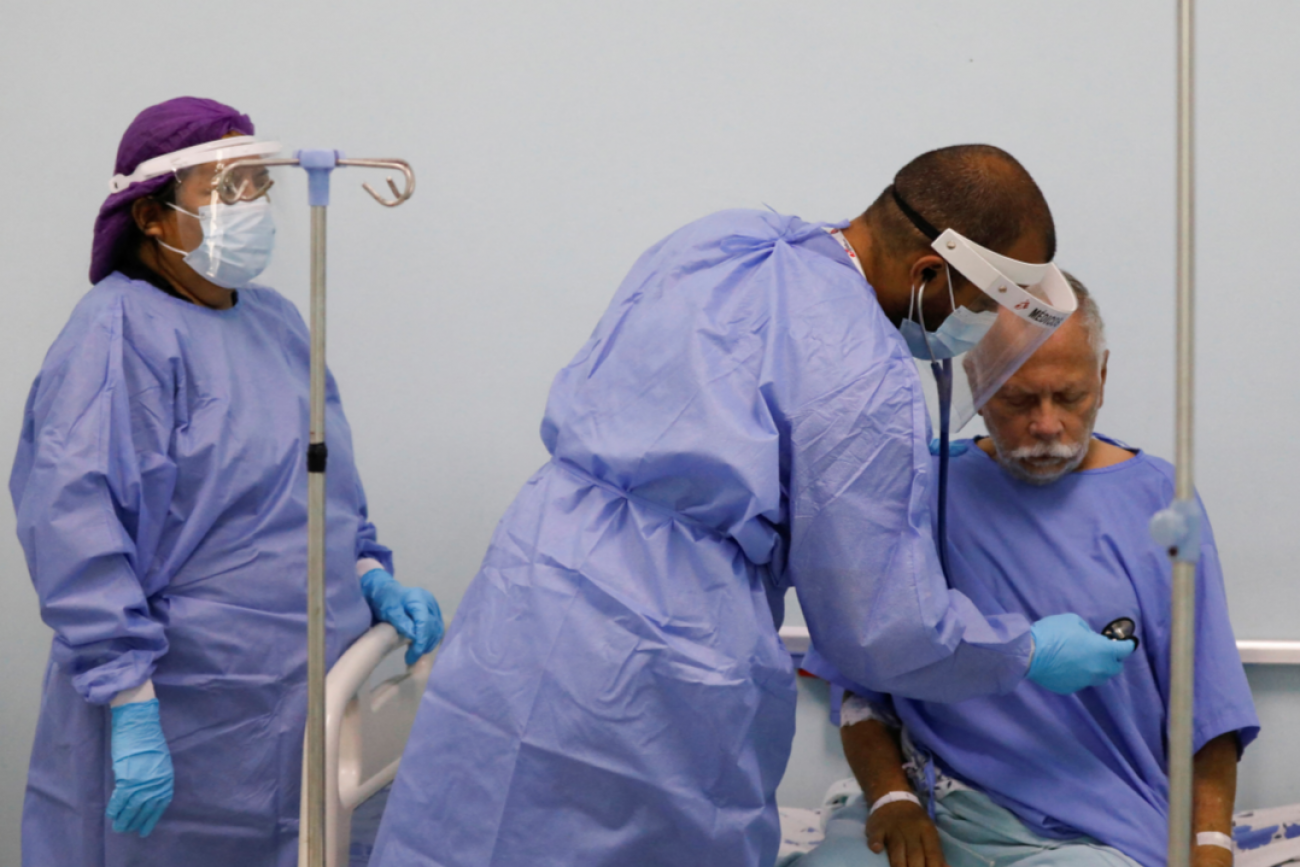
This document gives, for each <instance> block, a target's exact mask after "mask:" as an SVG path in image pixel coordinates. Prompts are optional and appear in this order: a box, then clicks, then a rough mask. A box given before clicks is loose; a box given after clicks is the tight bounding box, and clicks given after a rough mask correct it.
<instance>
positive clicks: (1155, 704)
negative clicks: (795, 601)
mask: <svg viewBox="0 0 1300 867" xmlns="http://www.w3.org/2000/svg"><path fill="white" fill-rule="evenodd" d="M950 473H951V480H950V483H949V485H950V486H949V497H950V502H949V512H948V533H949V558H950V564H951V569H952V585H953V587H955V588H956V589H958V590H960V591H962V592H963V593H965V594H966V595H968V596H969V597H970V598H971V599H973V600H974V601H975V603H976V604H977V605H978V606H979V607H980V609H981V610H982V611H988V612H1008V613H1010V612H1016V613H1020V614H1023V615H1024V616H1026V617H1028V618H1030V619H1038V618H1040V617H1046V616H1048V615H1050V614H1061V613H1065V612H1075V613H1078V614H1079V615H1080V616H1082V617H1083V618H1084V619H1085V620H1086V621H1088V623H1089V625H1091V626H1092V627H1093V628H1094V629H1097V630H1101V629H1103V628H1104V627H1105V626H1106V625H1107V624H1108V623H1110V622H1111V621H1112V620H1115V619H1116V618H1119V617H1129V618H1132V619H1133V620H1134V621H1135V622H1136V624H1137V637H1138V639H1139V641H1140V642H1141V643H1140V645H1139V648H1138V651H1137V652H1136V653H1134V654H1133V656H1131V657H1130V658H1129V660H1128V661H1127V662H1126V663H1125V664H1124V670H1123V671H1122V672H1121V673H1120V674H1119V675H1118V676H1117V677H1115V678H1114V679H1113V680H1110V681H1108V682H1106V683H1104V684H1102V685H1100V686H1096V687H1091V688H1089V689H1085V690H1083V691H1081V692H1078V693H1076V694H1074V695H1057V694H1055V693H1051V692H1048V691H1047V690H1044V689H1041V688H1039V687H1037V686H1034V685H1033V684H1031V683H1028V682H1026V683H1023V684H1022V685H1021V686H1020V687H1019V688H1017V689H1016V690H1015V691H1014V692H1013V693H1011V694H1010V695H1005V696H998V697H986V698H975V699H971V700H969V701H965V702H962V703H960V704H938V703H933V702H925V701H913V700H909V699H906V698H903V697H901V696H898V695H895V696H893V697H892V709H893V711H894V712H895V713H896V714H897V716H898V718H899V719H900V720H901V721H902V723H903V725H904V726H905V727H906V728H907V730H908V732H909V734H910V736H911V739H912V741H913V742H914V743H915V744H916V745H917V746H918V747H921V748H923V749H925V750H927V751H928V752H930V753H932V754H933V755H934V758H935V762H936V767H937V769H938V770H939V771H940V772H941V773H943V774H945V775H949V776H951V777H953V778H955V779H956V780H957V781H958V782H960V783H965V784H967V785H970V786H972V787H973V788H975V789H976V790H978V791H981V792H984V793H986V794H987V795H988V796H989V797H990V798H991V799H992V800H993V801H994V802H996V803H997V804H999V805H1001V806H1002V807H1005V808H1006V809H1007V810H1010V811H1011V812H1012V813H1014V814H1015V815H1016V816H1017V817H1019V819H1020V821H1021V822H1023V823H1024V824H1025V826H1027V828H1028V829H1029V830H1030V831H1031V832H1033V833H1035V834H1038V835H1042V836H1043V837H1047V838H1051V839H1058V840H1061V839H1068V838H1071V837H1079V836H1081V835H1082V836H1087V837H1090V838H1093V839H1095V840H1098V841H1100V842H1101V843H1103V844H1106V845H1108V846H1112V847H1114V848H1115V849H1118V850H1119V851H1121V852H1123V853H1124V854H1126V855H1128V856H1129V857H1131V858H1133V859H1134V860H1135V861H1137V862H1139V863H1140V864H1142V865H1144V867H1164V864H1165V838H1166V831H1165V828H1166V827H1167V815H1168V786H1169V781H1168V776H1167V768H1168V765H1167V762H1166V760H1165V748H1164V733H1165V730H1166V727H1167V725H1168V718H1167V714H1166V709H1167V707H1168V702H1169V629H1170V623H1169V612H1170V603H1171V589H1170V582H1171V573H1172V569H1171V567H1170V564H1169V558H1168V556H1167V555H1166V554H1165V552H1164V551H1163V550H1162V549H1161V548H1160V547H1159V546H1157V545H1156V544H1155V543H1154V542H1153V541H1152V540H1151V537H1150V536H1149V535H1148V532H1147V524H1148V522H1149V521H1150V519H1151V516H1152V515H1153V514H1155V513H1156V512H1157V511H1158V510H1160V509H1162V508H1164V507H1165V506H1167V505H1168V503H1169V502H1170V501H1171V499H1172V498H1173V492H1174V483H1173V468H1172V467H1171V466H1170V465H1169V464H1168V463H1166V462H1165V461H1162V460H1160V459H1159V458H1155V457H1152V456H1150V455H1147V454H1145V453H1143V452H1137V454H1136V456H1135V457H1133V458H1131V459H1129V460H1127V461H1124V462H1123V463H1120V464H1116V465H1114V466H1110V467H1104V468H1101V469H1095V470H1085V471H1083V472H1077V473H1072V474H1070V475H1067V476H1065V477H1064V478H1062V479H1061V480H1059V481H1057V482H1054V483H1052V484H1049V485H1044V486H1041V487H1038V486H1034V485H1030V484H1027V483H1025V482H1022V481H1019V480H1017V479H1015V478H1013V477H1012V476H1010V475H1009V474H1008V473H1006V472H1005V471H1003V470H1002V469H1001V468H1000V467H999V466H998V465H997V463H996V462H995V461H994V460H993V458H991V457H990V456H989V455H987V454H986V453H985V452H984V451H983V450H981V449H979V448H977V447H972V448H970V449H969V450H967V451H966V452H965V453H964V454H962V455H960V456H955V457H953V458H952V462H951V468H950ZM1196 574H1197V598H1196V610H1197V616H1196V683H1195V690H1196V699H1195V700H1196V704H1195V718H1194V722H1193V730H1194V748H1195V749H1197V750H1199V749H1200V748H1201V747H1202V746H1204V745H1205V744H1206V743H1207V742H1209V741H1210V740H1212V739H1214V738H1215V737H1218V736H1219V735H1222V734H1225V733H1228V732H1235V733H1237V736H1238V738H1239V740H1240V744H1241V746H1242V747H1243V748H1244V747H1245V746H1246V745H1247V744H1249V743H1250V742H1251V741H1252V740H1253V739H1254V738H1255V736H1256V735H1257V734H1258V732H1259V721H1258V719H1257V718H1256V716H1255V709H1254V703H1253V702H1252V700H1251V695H1250V688H1249V686H1248V684H1247V683H1246V675H1245V671H1244V669H1243V668H1242V665H1241V659H1240V656H1239V655H1238V653H1237V646H1236V641H1235V639H1234V637H1233V633H1232V625H1231V623H1230V622H1229V620H1228V606H1227V599H1226V598H1225V595H1224V589H1223V575H1222V573H1221V571H1220V568H1219V557H1218V553H1217V551H1216V549H1215V545H1214V535H1213V533H1212V531H1211V529H1210V525H1209V520H1208V518H1207V517H1205V516H1204V515H1203V516H1202V535H1201V559H1200V563H1199V565H1198V567H1197V572H1196ZM824 657H825V654H824V653H819V652H818V648H816V647H814V648H813V650H812V651H810V653H809V654H808V656H806V657H805V659H804V663H803V665H804V668H806V669H807V670H809V671H811V672H813V673H815V674H819V675H822V676H824V677H827V678H828V679H830V680H833V681H835V682H838V683H839V684H840V685H841V686H845V687H847V688H848V689H850V690H853V691H854V692H855V693H859V694H863V695H865V696H867V697H871V691H870V690H869V689H867V688H865V687H864V686H861V685H859V686H855V685H854V684H853V682H852V678H845V677H844V676H843V675H842V673H840V672H837V671H836V666H835V665H834V664H833V663H830V662H829V661H828V660H826V659H825V658H824ZM875 700H876V701H888V699H887V698H886V697H881V696H876V697H875Z"/></svg>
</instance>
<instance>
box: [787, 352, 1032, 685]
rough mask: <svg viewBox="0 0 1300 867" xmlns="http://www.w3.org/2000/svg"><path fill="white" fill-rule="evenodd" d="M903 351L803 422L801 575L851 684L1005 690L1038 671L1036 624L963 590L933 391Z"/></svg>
mask: <svg viewBox="0 0 1300 867" xmlns="http://www.w3.org/2000/svg"><path fill="white" fill-rule="evenodd" d="M905 363H910V362H907V361H905V360H902V359H899V358H898V357H896V356H893V355H887V356H883V357H882V358H881V360H880V362H879V363H878V364H876V365H874V366H872V367H871V368H869V369H865V370H863V371H862V373H861V374H860V375H859V376H857V377H856V378H854V379H853V380H851V381H849V382H848V383H846V384H845V385H843V386H841V387H840V388H837V389H835V390H834V391H833V392H831V393H828V394H825V395H823V396H821V397H820V398H818V399H816V400H814V401H813V402H811V403H810V404H808V405H807V406H805V407H804V408H803V409H801V410H800V411H799V412H797V413H796V414H795V415H793V416H792V417H791V419H790V437H791V457H790V488H791V489H790V494H789V499H790V510H791V536H790V551H789V560H788V564H789V566H788V568H789V578H790V580H791V581H792V583H793V584H794V586H795V588H796V590H797V592H798V594H799V602H800V605H801V606H802V608H803V611H804V616H805V618H806V620H807V622H808V628H809V631H810V632H811V634H812V639H813V643H814V644H815V646H816V648H817V651H818V652H819V654H820V655H821V656H822V657H823V658H824V659H825V660H826V661H829V662H830V663H831V664H832V665H833V666H834V668H836V669H838V671H839V672H840V674H841V675H842V677H843V678H844V685H846V686H847V685H850V684H856V685H859V686H860V687H866V688H867V689H869V690H875V691H878V692H883V693H893V694H897V695H901V696H906V697H911V698H918V699H924V700H929V701H943V702H955V701H962V700H964V699H966V698H970V697H973V696H977V695H985V694H993V693H1005V692H1009V691H1010V690H1012V689H1014V688H1015V687H1016V686H1017V685H1018V684H1019V683H1020V682H1021V680H1023V678H1024V675H1025V672H1026V670H1027V669H1028V666H1029V656H1030V650H1031V638H1030V635H1029V623H1028V621H1026V620H1025V618H1024V617H1022V616H1020V615H1016V614H1003V615H995V616H985V615H983V614H981V613H980V611H979V610H978V609H977V608H976V607H975V606H974V604H973V603H972V602H971V601H970V599H968V598H967V597H966V596H964V595H963V594H961V593H959V592H957V591H955V590H951V589H949V587H948V586H947V582H946V581H945V580H944V578H943V573H942V570H941V568H940V565H939V561H938V554H937V550H936V548H935V543H934V539H933V537H932V535H931V529H930V527H931V518H930V506H929V493H928V488H927V485H928V483H929V482H928V479H929V475H930V455H929V451H928V448H927V442H926V427H927V419H928V417H927V415H926V408H925V403H924V397H923V396H922V395H921V393H920V389H919V387H917V383H916V382H915V379H916V377H915V371H914V369H911V368H907V369H905V368H904V364H905Z"/></svg>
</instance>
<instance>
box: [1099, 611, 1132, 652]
mask: <svg viewBox="0 0 1300 867" xmlns="http://www.w3.org/2000/svg"><path fill="white" fill-rule="evenodd" d="M1101 634H1102V635H1104V636H1106V637H1107V638H1109V639H1110V640H1111V641H1131V642H1133V647H1134V648H1135V649H1136V648H1137V647H1139V646H1140V645H1141V642H1139V641H1138V637H1137V624H1136V623H1134V622H1133V619H1132V618H1130V617H1118V618H1116V619H1114V620H1112V621H1111V622H1110V623H1107V624H1106V628H1105V629H1103V630H1102V631H1101Z"/></svg>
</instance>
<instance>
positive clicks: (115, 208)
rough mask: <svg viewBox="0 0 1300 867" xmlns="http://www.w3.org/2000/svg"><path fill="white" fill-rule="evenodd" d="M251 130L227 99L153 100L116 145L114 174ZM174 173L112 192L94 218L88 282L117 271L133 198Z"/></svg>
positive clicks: (147, 192)
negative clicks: (221, 100) (157, 101)
mask: <svg viewBox="0 0 1300 867" xmlns="http://www.w3.org/2000/svg"><path fill="white" fill-rule="evenodd" d="M231 132H238V133H243V134H244V135H252V134H253V122H252V121H251V120H249V118H248V115H246V114H240V113H239V112H237V111H235V110H234V109H233V108H231V107H230V106H228V105H222V104H221V103H219V102H217V101H215V100H211V99H200V98H198V97H196V96H181V97H177V98H176V99H169V100H167V101H166V102H160V103H158V104H157V105H151V106H149V107H148V108H146V109H145V110H144V111H142V112H140V113H139V114H138V115H136V116H135V120H133V121H131V125H130V126H129V127H127V128H126V132H124V133H123V134H122V143H121V144H119V145H118V146H117V164H116V165H115V167H114V170H113V171H114V174H119V175H129V174H131V173H132V172H134V171H135V170H136V167H137V166H139V165H140V163H142V162H144V161H145V160H151V159H153V158H154V157H160V156H162V155H163V154H169V153H171V152H172V151H178V150H180V149H181V148H187V147H192V146H194V145H197V144H203V143H204V142H210V141H216V140H217V139H219V138H221V137H222V136H224V135H226V134H227V133H231ZM171 177H172V176H171V175H163V176H162V177H157V178H151V179H149V180H147V181H140V182H139V183H135V184H132V185H131V186H129V187H127V188H126V189H125V190H122V191H121V192H118V193H113V194H111V195H110V196H109V197H108V198H107V199H105V200H104V204H103V205H101V206H100V208H99V216H98V217H96V218H95V241H94V245H93V246H92V248H91V253H90V282H91V283H98V282H99V281H100V280H103V279H104V278H105V277H107V276H108V275H109V274H111V273H112V272H113V266H114V264H115V263H116V261H117V254H118V249H117V248H118V244H119V243H120V242H121V240H122V236H123V234H124V233H125V232H126V230H127V229H128V228H129V227H130V225H131V203H132V202H134V201H135V200H136V199H139V198H143V197H144V196H148V195H151V194H152V193H156V192H157V191H158V190H160V189H162V188H163V187H164V186H166V185H167V182H168V181H170V180H171Z"/></svg>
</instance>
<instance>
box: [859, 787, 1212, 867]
mask: <svg viewBox="0 0 1300 867" xmlns="http://www.w3.org/2000/svg"><path fill="white" fill-rule="evenodd" d="M867 846H868V847H869V848H870V849H871V851H872V852H876V853H879V852H885V851H888V852H889V867H947V865H946V864H945V862H944V860H943V849H942V848H941V847H940V846H939V831H938V830H937V829H936V828H935V827H934V822H932V821H930V816H929V814H928V813H926V812H925V809H924V808H922V807H919V806H917V805H916V804H913V803H912V802H910V801H895V802H894V803H892V804H885V805H884V806H883V807H881V808H880V809H879V810H876V812H874V813H872V814H871V815H870V816H869V817H868V818H867ZM1195 867H1220V865H1217V864H1215V865H1211V864H1209V863H1206V864H1204V865H1201V864H1199V863H1198V864H1196V865H1195Z"/></svg>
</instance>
